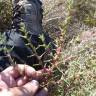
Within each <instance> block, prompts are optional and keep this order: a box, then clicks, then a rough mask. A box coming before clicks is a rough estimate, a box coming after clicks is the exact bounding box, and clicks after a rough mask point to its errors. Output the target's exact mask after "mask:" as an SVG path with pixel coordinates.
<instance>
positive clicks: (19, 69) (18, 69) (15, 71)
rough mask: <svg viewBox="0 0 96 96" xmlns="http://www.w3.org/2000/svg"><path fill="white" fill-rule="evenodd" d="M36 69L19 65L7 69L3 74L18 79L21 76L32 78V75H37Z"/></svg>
mask: <svg viewBox="0 0 96 96" xmlns="http://www.w3.org/2000/svg"><path fill="white" fill-rule="evenodd" d="M35 72H36V71H35V69H34V68H33V67H30V66H28V65H25V64H17V65H15V66H10V67H8V68H7V69H5V70H4V71H3V72H1V73H4V74H9V75H11V76H12V77H13V78H18V77H19V76H24V75H27V76H29V77H30V76H32V74H35Z"/></svg>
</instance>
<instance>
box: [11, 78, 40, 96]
mask: <svg viewBox="0 0 96 96" xmlns="http://www.w3.org/2000/svg"><path fill="white" fill-rule="evenodd" d="M38 88H39V82H38V81H36V80H32V81H31V82H28V83H27V84H25V85H24V86H22V87H15V88H10V92H11V94H13V95H12V96H34V94H35V93H36V92H37V90H38Z"/></svg>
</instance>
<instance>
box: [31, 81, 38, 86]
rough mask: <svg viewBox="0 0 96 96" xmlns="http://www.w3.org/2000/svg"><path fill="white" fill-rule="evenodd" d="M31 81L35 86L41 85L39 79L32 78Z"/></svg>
mask: <svg viewBox="0 0 96 96" xmlns="http://www.w3.org/2000/svg"><path fill="white" fill-rule="evenodd" d="M31 83H32V84H33V85H35V86H39V82H38V81H37V80H32V81H31Z"/></svg>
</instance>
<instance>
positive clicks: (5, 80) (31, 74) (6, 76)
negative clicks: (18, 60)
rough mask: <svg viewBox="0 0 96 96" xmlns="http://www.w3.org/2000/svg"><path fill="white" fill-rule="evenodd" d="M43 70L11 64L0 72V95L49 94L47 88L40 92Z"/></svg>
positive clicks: (26, 95)
mask: <svg viewBox="0 0 96 96" xmlns="http://www.w3.org/2000/svg"><path fill="white" fill-rule="evenodd" d="M42 74H43V71H42V70H40V71H35V69H34V68H32V67H30V66H28V65H20V64H18V65H16V66H15V67H13V66H10V67H8V68H7V69H5V70H4V71H3V72H1V73H0V96H34V95H36V96H47V89H46V88H44V89H43V90H41V91H40V92H39V93H37V90H38V89H39V82H38V81H37V80H40V78H42V76H43V75H42Z"/></svg>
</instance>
